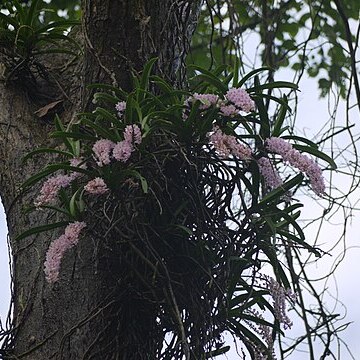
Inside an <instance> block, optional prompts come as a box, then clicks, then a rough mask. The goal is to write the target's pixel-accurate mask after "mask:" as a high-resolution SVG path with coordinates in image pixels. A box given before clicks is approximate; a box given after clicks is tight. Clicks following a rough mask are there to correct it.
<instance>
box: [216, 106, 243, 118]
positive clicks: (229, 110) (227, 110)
mask: <svg viewBox="0 0 360 360" xmlns="http://www.w3.org/2000/svg"><path fill="white" fill-rule="evenodd" d="M220 113H221V114H222V115H224V116H228V117H233V116H235V115H238V114H239V109H238V108H237V107H236V106H235V105H232V104H230V105H221V106H220Z"/></svg>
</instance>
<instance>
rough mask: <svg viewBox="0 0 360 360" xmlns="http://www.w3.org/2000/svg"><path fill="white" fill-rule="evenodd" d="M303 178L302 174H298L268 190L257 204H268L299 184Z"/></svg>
mask: <svg viewBox="0 0 360 360" xmlns="http://www.w3.org/2000/svg"><path fill="white" fill-rule="evenodd" d="M303 179H304V175H303V174H298V175H296V176H295V177H293V178H291V179H290V180H288V181H287V182H286V183H284V184H282V185H281V186H280V187H278V188H276V189H274V190H272V191H270V192H269V193H268V194H266V195H265V196H264V197H263V198H262V199H261V200H260V201H259V204H258V205H259V206H264V205H266V204H269V203H271V202H273V201H276V200H279V199H281V197H282V196H283V195H285V194H286V193H287V192H288V191H289V190H290V189H292V188H293V187H295V186H297V185H299V184H300V183H301V181H302V180H303Z"/></svg>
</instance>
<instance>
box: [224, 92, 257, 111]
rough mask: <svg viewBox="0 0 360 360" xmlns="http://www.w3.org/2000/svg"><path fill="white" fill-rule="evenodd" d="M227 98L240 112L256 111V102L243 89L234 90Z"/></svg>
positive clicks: (227, 94) (228, 93)
mask: <svg viewBox="0 0 360 360" xmlns="http://www.w3.org/2000/svg"><path fill="white" fill-rule="evenodd" d="M225 96H226V98H227V99H228V100H229V101H231V102H232V103H233V104H234V105H235V106H237V107H238V108H239V109H240V110H243V111H245V112H251V111H253V110H255V102H254V101H253V100H252V99H251V97H250V95H249V94H248V93H247V92H246V91H245V90H243V89H238V88H232V89H230V90H229V91H228V92H227V93H226V95H225Z"/></svg>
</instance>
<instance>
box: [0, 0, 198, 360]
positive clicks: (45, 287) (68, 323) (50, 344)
mask: <svg viewBox="0 0 360 360" xmlns="http://www.w3.org/2000/svg"><path fill="white" fill-rule="evenodd" d="M200 3H201V1H174V0H133V1H132V0H118V1H112V0H92V1H90V0H84V2H83V11H84V15H83V27H82V29H83V31H82V34H81V36H80V38H81V39H83V41H84V45H85V55H84V57H83V59H80V60H79V63H78V64H73V65H71V66H70V65H67V66H66V67H62V72H60V71H59V70H58V69H59V68H60V66H57V65H64V64H65V63H66V61H67V60H68V59H66V58H65V57H64V56H60V57H59V58H58V59H55V61H54V59H51V63H49V61H48V59H47V60H46V59H43V60H42V61H43V62H44V64H45V63H47V70H48V72H49V73H50V74H51V78H56V79H57V81H56V82H55V83H54V82H48V81H44V80H41V79H37V80H38V86H37V88H36V89H29V88H25V89H24V86H23V85H24V84H23V80H22V79H20V78H19V79H17V81H11V79H10V81H8V82H5V81H4V79H2V81H1V83H0V106H1V109H2V110H1V113H0V171H1V177H0V193H1V197H2V200H3V203H4V208H5V211H6V215H7V221H8V228H9V234H10V238H11V247H12V255H13V299H12V301H13V325H14V326H13V331H12V334H11V336H10V337H9V338H8V339H7V341H6V342H5V344H4V345H3V348H4V350H5V351H3V353H4V355H3V357H4V359H26V360H49V359H64V360H72V359H73V360H79V359H102V360H103V359H124V360H125V359H126V360H129V359H155V358H156V353H157V351H159V349H161V347H162V340H161V338H158V339H156V336H154V334H153V331H155V317H156V313H154V312H153V311H152V307H151V304H149V303H144V301H140V300H138V299H137V298H136V294H131V293H127V294H125V296H122V297H120V298H116V297H114V296H113V294H112V291H113V289H114V288H115V285H116V288H119V287H121V281H122V279H119V278H116V276H112V274H111V273H109V269H108V267H106V266H104V261H103V257H104V256H105V255H104V251H103V249H102V246H101V243H100V240H99V239H91V238H83V239H81V241H80V242H79V245H78V246H77V247H76V248H75V249H73V250H71V251H69V252H68V253H67V254H66V255H65V258H64V259H63V262H62V266H61V278H60V281H59V282H57V283H55V284H54V285H49V284H48V283H47V282H46V280H45V278H44V272H43V267H44V265H43V264H44V259H45V254H46V251H47V249H48V246H49V244H50V242H51V241H52V240H53V239H55V238H56V237H57V236H58V232H56V231H55V232H53V233H50V232H47V233H45V235H36V236H31V237H28V238H25V239H22V240H20V241H15V240H14V238H15V236H16V235H18V234H19V233H21V232H22V231H24V230H26V229H29V228H31V227H34V226H38V225H42V224H46V223H49V222H54V220H55V219H53V218H51V216H52V215H51V214H50V213H48V212H46V211H34V212H31V213H27V212H26V211H24V209H25V207H26V206H29V204H31V203H32V202H33V200H34V198H35V197H36V191H35V190H34V191H31V192H28V193H20V192H19V187H20V184H21V183H22V182H23V181H24V180H25V179H26V178H27V177H29V176H30V175H32V174H34V173H35V172H36V171H38V170H39V169H41V168H42V167H43V166H44V165H45V164H46V163H48V162H49V160H51V159H49V158H46V159H44V158H38V157H37V158H34V160H29V161H27V162H25V163H23V162H22V158H23V156H24V155H25V154H26V153H27V152H28V151H30V150H34V149H36V148H38V147H49V146H52V145H53V140H51V139H49V137H48V134H49V132H51V131H52V130H53V122H52V120H51V116H50V115H49V114H48V115H47V116H46V117H42V118H38V117H37V116H35V115H34V112H35V111H36V110H38V109H39V108H40V107H42V106H44V105H46V104H49V103H51V102H53V101H54V100H57V99H59V98H61V100H62V101H63V103H62V113H61V114H60V116H61V118H62V121H64V122H69V121H70V120H71V119H72V118H73V117H74V116H75V113H76V112H78V111H83V110H86V109H88V108H89V107H90V106H91V95H92V94H91V92H90V91H89V90H88V89H87V88H86V85H88V84H91V83H96V82H107V83H111V84H113V85H117V86H121V87H123V88H124V89H127V90H128V89H129V88H130V87H131V84H130V71H131V70H135V71H140V70H141V68H142V66H143V65H144V63H145V62H146V61H147V60H148V59H149V58H151V57H154V56H157V57H158V58H159V60H158V63H157V69H156V70H157V72H158V73H160V74H161V75H163V76H165V77H167V78H168V79H170V80H171V81H172V82H173V83H175V84H177V85H180V84H181V82H182V79H183V76H184V58H185V55H186V52H187V50H188V47H189V42H190V38H191V34H192V32H193V31H194V27H195V24H196V20H197V16H198V13H199V10H200V5H201V4H200ZM0 62H1V59H0ZM64 69H65V70H64ZM60 84H61V87H60ZM79 89H80V90H81V91H79ZM35 90H36V93H35ZM49 119H50V120H51V121H50V120H49ZM37 190H38V189H37ZM124 298H127V299H128V301H127V302H126V303H124ZM134 332H137V335H139V333H140V334H141V337H142V339H143V341H142V343H141V344H140V343H138V342H135V341H134V338H139V336H137V337H132V334H133V333H134ZM154 339H155V340H154ZM154 341H156V342H157V344H153V343H152V342H154ZM1 354H2V353H1V352H0V357H1Z"/></svg>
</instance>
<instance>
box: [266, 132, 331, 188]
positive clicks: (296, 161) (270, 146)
mask: <svg viewBox="0 0 360 360" xmlns="http://www.w3.org/2000/svg"><path fill="white" fill-rule="evenodd" d="M265 145H266V148H267V150H268V151H270V152H273V153H275V154H279V155H280V156H281V157H282V158H283V159H284V161H286V162H288V163H289V164H290V165H291V166H294V167H296V168H297V169H299V170H300V171H301V172H303V173H305V174H306V175H307V176H308V177H309V179H310V184H311V187H312V189H313V190H314V192H315V193H316V194H317V195H321V194H323V193H324V192H325V181H324V178H323V176H322V173H321V169H320V167H319V165H318V164H316V163H315V161H314V160H312V159H310V158H309V157H308V156H306V155H303V154H301V153H300V152H299V151H298V150H296V149H294V148H293V146H292V145H291V144H289V143H288V142H287V141H285V140H284V139H281V138H277V137H271V138H269V139H267V140H266V141H265Z"/></svg>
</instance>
